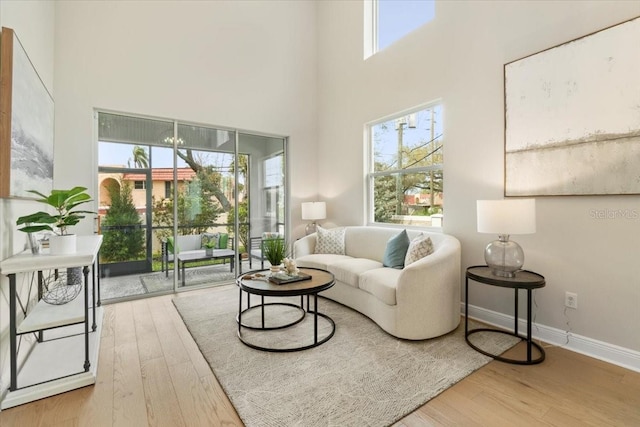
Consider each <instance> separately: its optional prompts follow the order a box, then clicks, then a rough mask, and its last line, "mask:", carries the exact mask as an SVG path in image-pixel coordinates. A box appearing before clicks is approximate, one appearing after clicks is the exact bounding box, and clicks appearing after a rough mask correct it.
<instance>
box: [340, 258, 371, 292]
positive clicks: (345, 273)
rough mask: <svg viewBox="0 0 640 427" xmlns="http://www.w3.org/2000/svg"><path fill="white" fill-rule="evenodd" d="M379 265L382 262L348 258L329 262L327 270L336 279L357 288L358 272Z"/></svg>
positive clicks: (360, 272)
mask: <svg viewBox="0 0 640 427" xmlns="http://www.w3.org/2000/svg"><path fill="white" fill-rule="evenodd" d="M380 267H382V264H381V263H379V262H378V261H373V260H370V259H366V258H350V259H345V260H341V261H336V262H334V263H332V264H329V265H328V266H327V270H329V271H330V272H331V273H333V275H334V276H335V278H336V280H338V281H340V282H342V283H346V284H347V285H351V286H353V287H354V288H357V287H358V282H359V277H360V274H362V273H364V272H365V271H369V270H374V269H379V268H380Z"/></svg>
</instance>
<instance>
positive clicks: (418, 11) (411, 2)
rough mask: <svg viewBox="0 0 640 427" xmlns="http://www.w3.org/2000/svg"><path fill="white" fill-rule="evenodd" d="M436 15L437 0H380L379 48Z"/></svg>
mask: <svg viewBox="0 0 640 427" xmlns="http://www.w3.org/2000/svg"><path fill="white" fill-rule="evenodd" d="M434 16H435V0H379V3H378V50H382V49H384V48H385V47H387V46H389V45H391V44H392V43H393V42H394V41H396V40H398V39H400V38H402V37H404V36H405V35H407V34H409V33H410V32H411V31H413V30H415V29H416V28H418V27H420V26H421V25H422V24H424V23H426V22H429V21H431V20H432V19H433V17H434Z"/></svg>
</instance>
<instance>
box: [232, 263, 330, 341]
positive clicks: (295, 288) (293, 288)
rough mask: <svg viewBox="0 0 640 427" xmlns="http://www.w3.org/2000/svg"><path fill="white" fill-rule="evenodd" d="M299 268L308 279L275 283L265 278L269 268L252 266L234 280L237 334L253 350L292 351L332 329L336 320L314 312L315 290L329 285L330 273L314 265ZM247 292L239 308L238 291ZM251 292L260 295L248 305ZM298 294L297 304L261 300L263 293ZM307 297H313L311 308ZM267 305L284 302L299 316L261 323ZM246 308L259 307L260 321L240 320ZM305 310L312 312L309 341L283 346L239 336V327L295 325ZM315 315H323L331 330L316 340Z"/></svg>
mask: <svg viewBox="0 0 640 427" xmlns="http://www.w3.org/2000/svg"><path fill="white" fill-rule="evenodd" d="M300 272H301V273H304V274H307V275H309V276H311V278H310V279H307V280H301V281H298V282H292V283H287V284H276V283H272V282H270V281H268V279H267V277H268V276H269V270H262V271H259V270H256V271H250V272H248V273H246V274H243V275H242V276H239V277H238V279H237V280H236V283H237V285H238V288H239V292H240V298H239V302H238V316H237V317H236V322H237V323H238V338H239V339H240V341H242V343H243V344H245V345H246V346H248V347H251V348H254V349H256V350H263V351H271V352H281V353H282V352H292V351H301V350H307V349H309V348H313V347H317V346H319V345H321V344H324V343H325V342H327V341H329V340H330V339H331V337H333V334H334V333H335V331H336V324H335V323H334V321H333V319H331V318H330V317H329V316H328V315H326V314H324V313H320V312H318V292H322V291H324V290H326V289H329V288H330V287H332V286H333V285H334V283H335V278H334V277H333V274H331V273H329V272H328V271H326V270H321V269H318V268H300ZM243 291H244V292H246V293H247V307H246V308H245V309H244V310H243V309H242V292H243ZM251 295H259V296H260V304H257V305H254V306H251ZM295 296H299V297H300V305H296V304H292V303H287V302H270V303H265V301H264V297H295ZM305 296H306V297H307V309H306V310H305V308H304V297H305ZM310 297H313V310H311V306H310V303H309V300H310ZM267 306H284V307H294V308H296V309H297V310H299V311H300V316H299V317H298V318H297V319H295V320H293V321H290V322H288V323H285V324H283V325H277V326H266V324H265V310H264V309H265V307H267ZM250 310H261V323H260V325H259V326H251V325H247V324H243V323H242V316H243V314H246V313H247V312H248V311H250ZM307 313H313V316H314V318H313V334H314V337H313V343H312V344H309V345H304V346H299V347H287V348H273V347H266V346H261V345H257V344H254V343H251V342H249V341H247V340H246V339H245V338H244V337H243V336H242V329H243V328H246V329H253V330H260V331H270V330H276V329H284V328H288V327H291V326H293V325H296V324H297V323H300V322H302V321H303V320H304V318H305V317H306V314H307ZM318 317H322V318H324V319H326V320H327V321H328V322H329V324H330V325H331V332H330V333H329V334H328V335H327V336H325V337H324V338H322V339H320V340H318Z"/></svg>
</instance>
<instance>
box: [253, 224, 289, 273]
mask: <svg viewBox="0 0 640 427" xmlns="http://www.w3.org/2000/svg"><path fill="white" fill-rule="evenodd" d="M270 239H284V236H283V235H282V234H281V233H275V232H265V233H262V236H261V237H250V238H249V246H250V249H249V268H250V269H251V268H253V266H252V260H253V258H256V259H259V260H260V269H261V270H264V262H265V261H266V260H267V258H266V257H265V255H264V242H265V241H267V240H270Z"/></svg>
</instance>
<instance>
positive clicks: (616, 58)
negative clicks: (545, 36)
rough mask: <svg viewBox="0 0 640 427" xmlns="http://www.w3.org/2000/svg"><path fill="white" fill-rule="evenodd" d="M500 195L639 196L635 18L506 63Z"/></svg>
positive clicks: (639, 68)
mask: <svg viewBox="0 0 640 427" xmlns="http://www.w3.org/2000/svg"><path fill="white" fill-rule="evenodd" d="M504 96H505V196H560V195H603V194H640V17H638V18H634V19H631V20H629V21H626V22H623V23H621V24H618V25H614V26H612V27H609V28H606V29H603V30H600V31H598V32H595V33H593V34H590V35H587V36H584V37H581V38H578V39H576V40H572V41H570V42H567V43H564V44H561V45H559V46H555V47H552V48H549V49H547V50H544V51H542V52H539V53H536V54H533V55H530V56H527V57H525V58H522V59H518V60H516V61H513V62H510V63H507V64H505V66H504Z"/></svg>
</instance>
